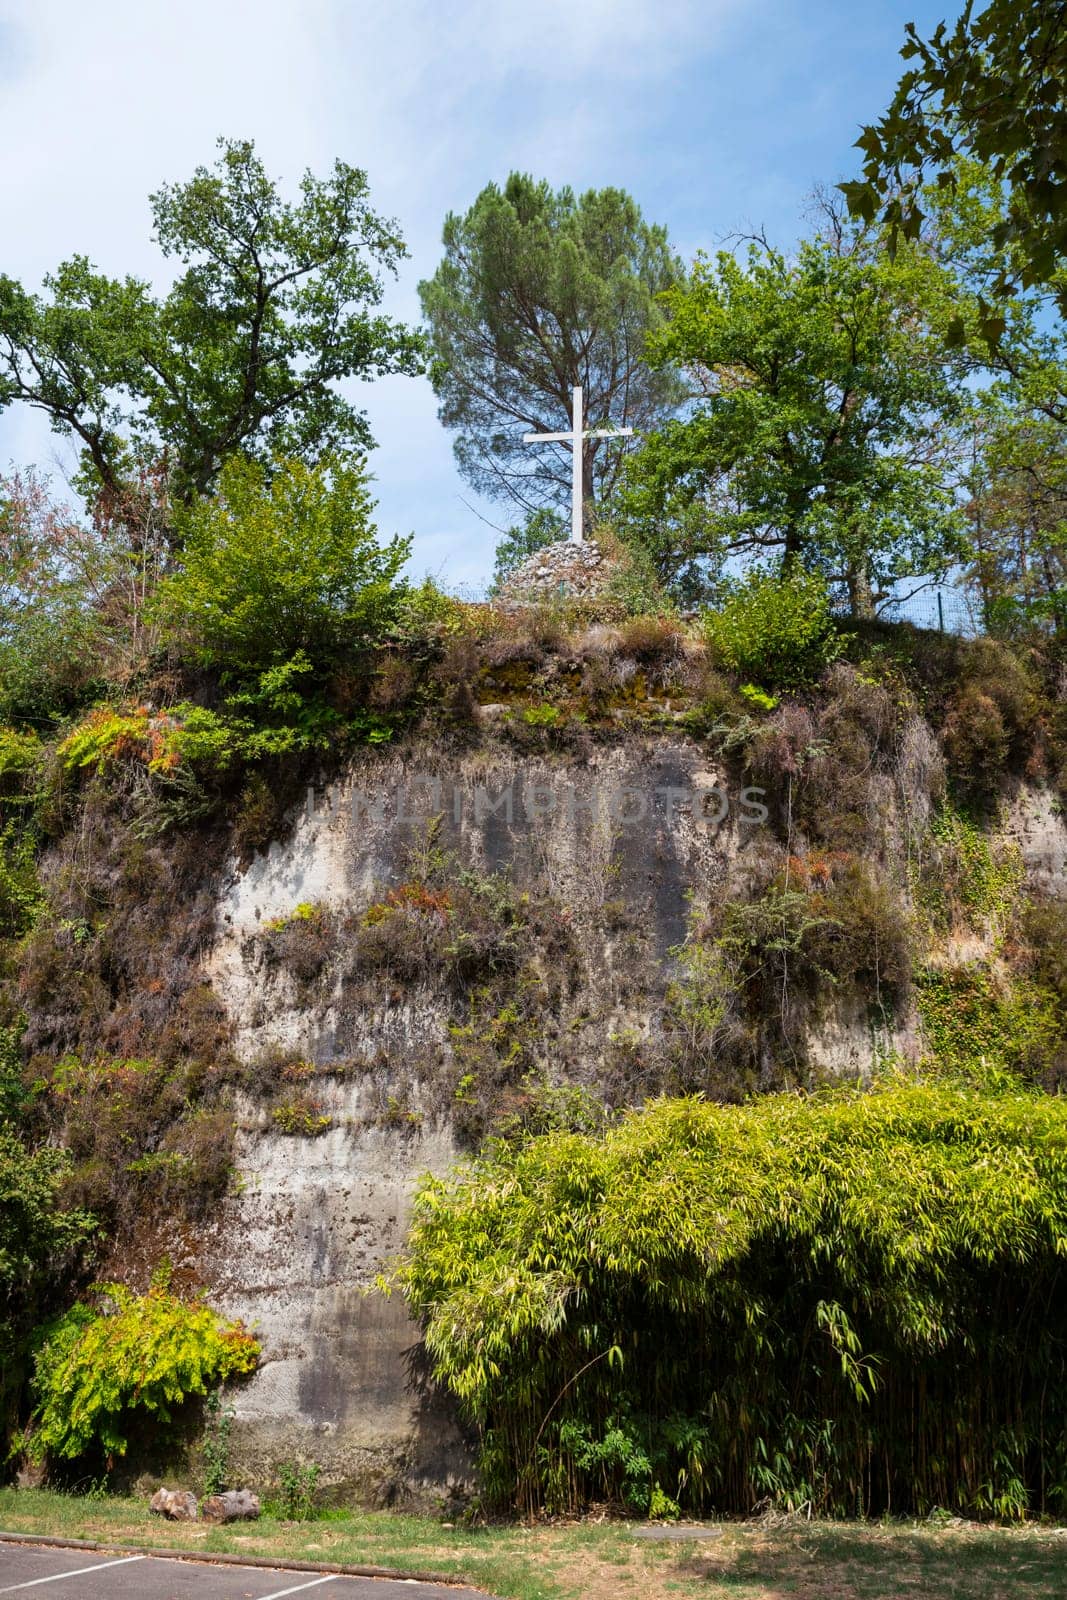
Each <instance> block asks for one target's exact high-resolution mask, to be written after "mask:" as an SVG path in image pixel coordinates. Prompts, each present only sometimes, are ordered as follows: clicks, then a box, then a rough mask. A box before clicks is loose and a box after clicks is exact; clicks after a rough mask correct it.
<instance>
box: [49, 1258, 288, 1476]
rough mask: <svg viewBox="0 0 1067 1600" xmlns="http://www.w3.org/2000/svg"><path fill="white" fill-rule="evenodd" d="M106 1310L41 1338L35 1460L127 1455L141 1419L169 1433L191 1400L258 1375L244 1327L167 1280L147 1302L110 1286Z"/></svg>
mask: <svg viewBox="0 0 1067 1600" xmlns="http://www.w3.org/2000/svg"><path fill="white" fill-rule="evenodd" d="M102 1301H103V1303H102V1305H101V1306H100V1308H99V1309H93V1308H92V1307H90V1306H87V1305H76V1306H74V1307H72V1309H71V1310H70V1311H68V1312H66V1313H65V1314H64V1315H63V1316H62V1317H60V1318H58V1319H57V1320H56V1321H55V1322H53V1323H51V1324H49V1325H48V1326H47V1327H45V1328H44V1329H43V1330H42V1338H41V1342H40V1346H39V1349H38V1351H37V1356H36V1361H35V1365H34V1375H33V1383H32V1387H33V1393H34V1396H35V1400H36V1407H35V1410H34V1414H33V1420H32V1423H31V1427H30V1431H29V1435H28V1440H27V1447H28V1450H29V1453H30V1454H31V1455H32V1457H33V1458H34V1459H35V1460H38V1461H43V1460H46V1459H49V1458H54V1459H61V1460H71V1459H75V1458H77V1457H79V1456H83V1455H85V1454H86V1453H87V1452H88V1451H90V1450H94V1449H95V1450H99V1451H102V1452H103V1453H104V1455H105V1457H107V1458H108V1459H110V1458H111V1457H112V1456H121V1455H124V1454H125V1452H126V1448H127V1444H128V1442H129V1434H130V1428H131V1424H132V1423H133V1421H134V1420H135V1418H134V1414H135V1413H146V1414H147V1415H148V1416H150V1417H151V1418H152V1421H153V1426H154V1427H158V1426H159V1425H166V1424H167V1423H169V1422H170V1421H172V1419H173V1416H174V1413H175V1411H176V1410H177V1408H178V1407H179V1406H181V1405H182V1403H183V1402H184V1401H186V1400H187V1399H189V1398H190V1397H191V1396H194V1395H204V1394H207V1393H208V1391H209V1390H210V1389H213V1388H215V1387H216V1386H217V1385H218V1384H220V1383H224V1382H226V1380H227V1379H229V1378H234V1377H238V1376H239V1375H241V1374H243V1373H248V1372H252V1371H253V1370H254V1369H255V1366H256V1362H257V1360H258V1357H259V1345H258V1343H257V1342H256V1340H255V1339H254V1338H253V1337H252V1335H251V1334H250V1333H248V1332H247V1330H246V1329H245V1327H244V1325H243V1324H242V1323H240V1322H226V1321H224V1320H223V1319H222V1318H221V1317H219V1316H218V1315H217V1314H216V1313H215V1312H214V1311H212V1309H211V1308H210V1306H208V1305H206V1304H205V1303H204V1301H203V1300H202V1299H197V1300H181V1299H179V1298H178V1297H177V1296H176V1295H174V1294H171V1292H170V1290H169V1287H168V1284H167V1280H166V1275H165V1274H164V1275H162V1276H160V1277H159V1278H157V1280H156V1281H155V1282H154V1283H153V1286H152V1288H151V1290H150V1291H149V1293H148V1294H145V1295H137V1294H134V1293H132V1291H131V1290H129V1289H127V1288H125V1287H124V1286H123V1285H122V1284H118V1283H112V1284H108V1285H107V1287H106V1288H105V1289H104V1290H103V1291H102Z"/></svg>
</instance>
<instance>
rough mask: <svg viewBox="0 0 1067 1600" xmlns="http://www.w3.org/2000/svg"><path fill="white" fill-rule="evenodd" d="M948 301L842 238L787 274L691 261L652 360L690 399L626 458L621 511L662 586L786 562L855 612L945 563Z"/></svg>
mask: <svg viewBox="0 0 1067 1600" xmlns="http://www.w3.org/2000/svg"><path fill="white" fill-rule="evenodd" d="M954 289H955V284H954V280H953V279H952V278H951V276H950V275H949V274H948V273H947V272H946V271H945V270H944V269H943V268H942V267H940V266H939V265H938V263H937V262H936V261H935V260H934V259H933V258H932V257H931V256H930V255H929V254H928V253H926V252H924V251H920V250H918V249H908V250H905V251H901V252H900V253H899V254H898V255H897V257H896V259H895V260H890V259H889V258H888V257H887V256H885V254H884V253H882V252H879V251H878V250H877V249H875V248H872V247H871V243H870V242H869V241H868V240H867V239H865V238H864V236H863V235H861V234H857V233H855V232H849V231H848V230H847V229H842V230H840V231H838V232H836V233H835V232H834V231H832V230H830V231H829V232H828V234H827V236H826V237H821V238H816V239H814V240H811V241H808V242H805V243H803V244H802V245H801V247H800V249H799V252H798V254H797V256H796V257H795V259H787V258H786V257H785V256H784V255H782V254H781V253H780V252H778V251H776V250H773V249H770V248H769V247H767V246H766V245H765V244H763V243H753V244H752V245H751V246H750V248H749V252H748V257H747V260H745V261H739V260H737V259H736V258H735V257H734V256H733V255H731V254H729V253H727V252H720V253H719V255H718V256H717V257H716V258H715V260H714V261H709V260H706V259H703V258H701V259H698V261H697V263H696V265H695V267H694V269H693V272H692V275H691V277H690V278H689V280H688V282H686V283H685V284H682V285H678V286H676V287H675V288H673V289H671V290H670V291H669V292H668V293H667V295H666V297H665V298H666V302H667V306H668V308H669V312H670V321H669V322H668V324H667V325H666V326H665V327H664V328H662V329H661V330H659V331H658V332H657V333H656V335H655V336H654V338H653V340H652V354H653V358H654V359H656V360H658V361H659V362H660V363H663V364H665V365H666V366H668V367H674V366H678V367H680V368H682V369H683V370H684V372H685V373H686V375H687V376H688V377H689V378H690V380H691V382H692V386H693V388H694V390H695V391H696V392H697V393H698V396H699V398H698V399H697V401H696V403H695V405H694V407H693V409H692V411H691V413H690V415H689V416H687V417H686V418H685V419H682V420H673V421H670V422H668V423H667V424H666V426H664V427H662V428H661V429H660V430H659V431H658V432H656V433H654V434H653V435H652V436H651V437H650V438H649V440H648V441H647V443H646V444H645V446H644V449H643V450H642V451H641V452H640V453H639V454H638V455H637V456H635V457H633V458H632V459H631V461H630V463H629V465H628V469H627V487H626V491H625V493H624V496H623V499H622V504H623V508H624V513H625V514H626V515H627V516H628V517H629V519H630V520H631V522H632V524H633V526H635V528H636V529H637V532H638V535H639V537H641V538H642V540H643V542H645V543H646V544H647V545H649V546H650V548H651V549H652V552H653V555H654V557H655V559H656V562H657V565H658V568H659V571H660V573H661V576H662V577H663V578H664V580H665V581H667V582H673V581H674V580H675V579H676V577H677V575H678V574H679V573H680V572H681V573H682V574H683V576H685V575H686V574H687V573H688V574H689V575H690V576H691V575H692V572H693V569H694V567H695V566H696V565H698V564H699V563H700V562H701V561H703V562H704V563H705V564H706V565H707V566H708V567H710V569H711V571H712V572H714V571H715V570H716V569H717V568H718V567H720V566H721V565H722V563H723V562H724V561H725V560H726V559H727V558H729V557H731V556H743V557H749V558H752V557H758V558H761V559H771V560H776V561H780V562H782V563H783V564H784V565H785V566H788V565H789V564H791V563H799V564H801V565H803V566H804V567H806V568H808V569H809V570H819V571H822V572H823V574H824V575H825V576H826V577H827V578H828V579H830V580H831V581H832V582H834V583H835V584H838V585H841V586H842V587H843V588H844V590H845V591H846V592H847V595H848V597H849V600H850V603H851V607H852V610H853V611H854V612H855V613H856V614H861V615H862V614H869V613H870V611H871V610H872V608H873V607H875V606H876V605H877V603H878V602H879V600H881V599H884V598H885V597H886V596H887V595H888V594H889V592H890V591H891V589H892V587H893V585H894V584H895V583H896V582H897V581H898V580H900V579H902V578H905V577H908V576H912V575H916V574H923V575H927V574H932V573H935V572H937V571H939V570H943V569H944V568H945V566H946V565H947V564H949V563H950V562H951V561H952V560H953V559H954V558H955V556H956V554H957V551H958V549H959V540H960V536H961V529H962V521H961V518H960V517H959V515H958V512H957V510H956V507H955V504H954V498H953V492H952V466H953V458H954V450H953V446H954V442H955V441H954V435H953V424H954V422H955V420H956V419H957V417H958V416H959V414H960V411H961V407H962V394H961V389H960V381H961V377H962V373H963V370H964V365H965V358H964V357H963V356H962V355H961V356H957V357H949V356H947V355H946V352H945V346H944V330H945V327H946V325H947V322H948V320H949V318H950V317H951V315H952V314H953V312H954V310H955V309H956V296H955V294H954Z"/></svg>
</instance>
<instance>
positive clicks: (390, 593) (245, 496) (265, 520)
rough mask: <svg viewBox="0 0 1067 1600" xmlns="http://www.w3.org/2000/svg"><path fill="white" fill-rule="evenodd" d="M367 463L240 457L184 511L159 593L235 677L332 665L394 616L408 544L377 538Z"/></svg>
mask: <svg viewBox="0 0 1067 1600" xmlns="http://www.w3.org/2000/svg"><path fill="white" fill-rule="evenodd" d="M373 509H374V502H373V500H372V499H371V496H370V489H369V486H368V479H367V474H366V470H365V468H364V466H363V464H362V463H361V462H347V461H339V460H335V461H333V462H329V461H327V462H326V463H324V464H322V465H320V466H316V467H311V466H308V465H307V464H306V463H305V462H303V461H300V460H278V461H275V462H274V463H272V466H271V470H270V473H269V475H268V472H267V469H266V468H265V467H264V466H262V465H261V464H260V463H258V462H255V461H249V460H247V459H246V458H244V457H241V456H235V457H233V458H232V459H231V460H230V461H228V462H227V463H226V465H225V466H224V467H223V469H222V474H221V477H220V480H219V487H218V492H217V493H216V494H215V495H214V496H212V497H210V498H208V497H204V498H201V499H199V500H197V501H196V502H195V503H194V505H193V506H191V507H190V508H189V510H188V511H187V512H186V513H185V514H184V515H183V516H182V517H181V518H180V519H179V525H180V531H181V532H182V534H183V535H184V547H183V552H182V566H181V569H180V570H179V571H177V572H175V573H174V574H173V575H172V576H171V577H169V578H168V579H166V580H165V581H164V583H163V584H162V585H161V588H160V591H159V599H160V605H161V608H162V610H163V612H164V614H165V615H166V616H167V617H168V618H169V620H170V621H171V622H172V623H173V625H174V626H175V627H176V628H177V629H179V630H181V631H184V632H185V633H186V634H187V635H191V636H192V639H193V641H194V645H195V648H196V649H197V652H198V654H199V656H200V659H201V660H202V661H203V662H204V663H205V664H206V665H209V666H213V667H216V668H218V669H220V670H222V671H224V672H225V673H226V674H227V676H229V677H230V678H236V679H238V680H240V679H242V678H247V677H251V676H253V675H255V674H259V673H263V672H268V671H270V670H271V669H272V668H276V667H284V666H285V665H286V664H287V663H291V662H292V661H293V659H294V658H296V657H298V656H300V657H302V658H303V660H304V664H305V666H306V665H307V664H310V666H311V667H313V668H316V669H318V668H323V667H328V666H330V665H332V664H334V663H335V662H336V660H337V659H338V658H339V657H340V656H341V655H342V654H343V653H344V652H345V651H346V650H347V649H349V648H351V647H352V646H358V645H359V644H360V643H361V642H363V641H364V640H365V639H366V638H368V637H369V636H370V635H372V634H373V632H374V631H375V630H376V629H377V628H378V627H379V626H380V625H381V624H382V622H383V620H384V619H386V618H387V617H388V615H389V614H390V611H391V608H392V605H393V602H394V600H395V598H396V580H397V576H398V574H399V571H400V568H401V567H402V566H403V564H404V562H405V561H406V560H407V557H408V553H409V549H410V544H409V541H408V540H406V539H393V540H391V541H390V543H389V544H387V545H380V544H379V543H378V542H377V538H376V533H375V528H374V524H373V522H372V521H371V514H372V512H373Z"/></svg>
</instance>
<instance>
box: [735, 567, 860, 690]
mask: <svg viewBox="0 0 1067 1600" xmlns="http://www.w3.org/2000/svg"><path fill="white" fill-rule="evenodd" d="M704 632H705V636H706V638H707V641H708V644H709V645H710V647H711V649H712V650H713V652H714V653H715V655H716V656H717V658H718V659H719V660H720V661H721V662H722V664H723V665H724V666H725V667H727V668H728V669H729V670H730V671H731V672H736V673H738V674H739V675H740V676H741V677H743V678H746V679H752V680H753V681H754V682H755V683H756V684H757V685H762V686H764V687H765V688H770V689H795V688H798V687H800V686H801V685H803V684H806V683H811V682H813V681H814V680H815V679H816V678H818V677H819V675H820V673H822V672H823V671H824V670H825V668H826V667H827V666H828V665H829V664H830V662H831V661H833V660H834V658H835V657H836V656H837V655H838V653H839V651H840V648H841V645H840V641H839V640H838V639H837V637H836V635H835V632H834V623H833V617H832V615H831V611H830V597H829V591H828V590H827V587H826V584H825V583H824V582H823V580H822V579H821V578H820V577H818V576H816V575H814V574H808V573H795V574H793V575H790V576H786V577H776V576H774V575H773V574H771V573H768V572H765V571H762V570H754V571H753V572H750V573H749V574H748V576H747V577H745V578H744V579H743V580H742V581H741V582H740V583H738V584H737V585H736V586H735V587H734V589H733V590H732V592H731V593H730V594H729V595H728V597H727V599H726V601H725V603H724V604H723V605H722V606H721V607H720V609H719V610H718V611H708V612H705V614H704Z"/></svg>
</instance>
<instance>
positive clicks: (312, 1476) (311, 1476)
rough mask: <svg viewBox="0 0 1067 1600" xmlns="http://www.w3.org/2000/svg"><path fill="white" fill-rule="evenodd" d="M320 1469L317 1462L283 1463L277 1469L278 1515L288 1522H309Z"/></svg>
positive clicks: (313, 1509)
mask: <svg viewBox="0 0 1067 1600" xmlns="http://www.w3.org/2000/svg"><path fill="white" fill-rule="evenodd" d="M320 1471H321V1468H320V1467H319V1464H318V1462H317V1461H308V1462H302V1461H283V1462H281V1463H280V1465H279V1467H278V1485H279V1489H280V1491H281V1492H280V1495H279V1499H278V1506H277V1512H278V1515H280V1516H282V1517H284V1518H286V1519H287V1520H288V1521H290V1522H310V1521H311V1519H312V1518H313V1517H314V1515H315V1493H316V1490H317V1489H318V1486H319V1473H320Z"/></svg>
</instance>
